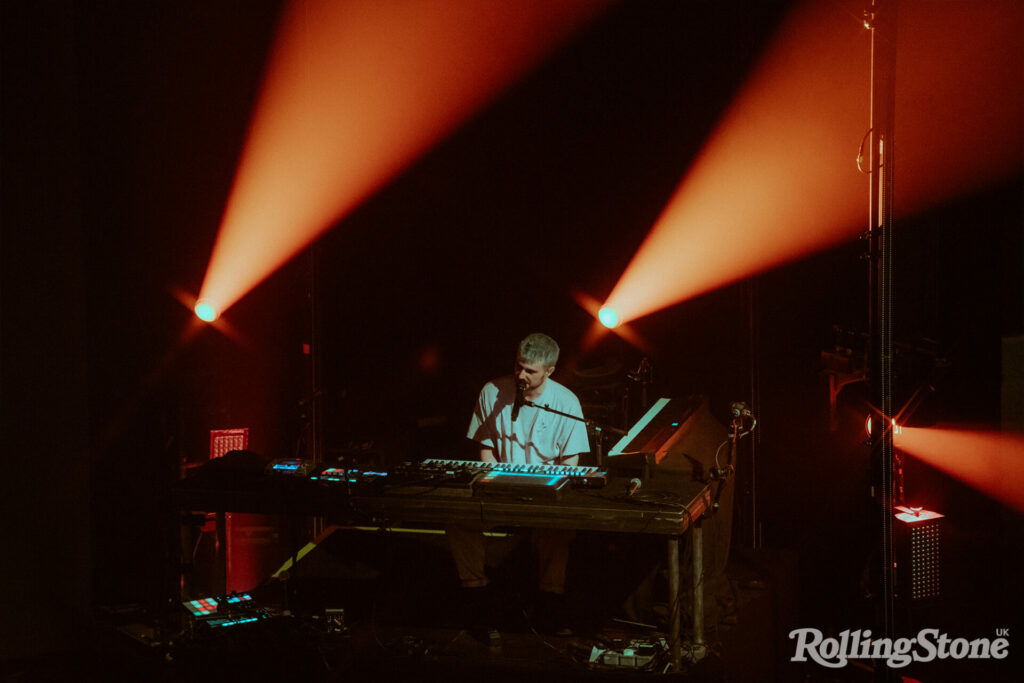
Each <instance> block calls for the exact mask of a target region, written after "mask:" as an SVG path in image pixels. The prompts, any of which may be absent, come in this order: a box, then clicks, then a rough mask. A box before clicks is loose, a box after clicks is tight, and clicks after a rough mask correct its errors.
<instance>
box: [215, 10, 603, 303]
mask: <svg viewBox="0 0 1024 683" xmlns="http://www.w3.org/2000/svg"><path fill="white" fill-rule="evenodd" d="M608 1H609V0H560V1H559V2H536V1H535V0H503V1H502V2H488V1H486V0H445V1H444V2H436V0H407V1H405V2H381V1H379V0H352V1H348V2H340V1H337V0H293V1H292V2H291V3H290V4H289V6H288V7H287V9H286V11H285V13H284V15H283V19H282V24H281V26H280V29H279V32H278V35H277V38H276V43H275V47H274V49H273V52H272V54H271V57H270V60H269V64H268V72H267V75H266V78H265V81H264V83H263V88H262V91H261V95H260V99H259V102H258V103H257V106H256V110H255V112H254V115H253V119H252V122H251V126H250V130H249V133H248V138H247V141H246V144H245V147H244V150H243V154H242V158H241V160H240V162H239V166H238V169H237V172H236V176H235V180H234V184H233V187H232V190H231V192H230V195H229V197H228V201H227V206H226V208H225V212H224V216H223V218H222V221H221V225H220V230H219V233H218V236H217V240H216V242H215V244H214V247H213V252H212V254H211V258H210V262H209V265H208V267H207V272H206V275H205V277H204V280H203V285H202V288H201V290H200V294H199V298H200V299H201V300H203V301H206V302H209V303H211V305H213V306H214V307H215V308H216V310H217V311H219V312H220V313H223V312H224V311H225V310H226V309H227V308H228V307H230V306H231V305H232V304H233V303H235V302H236V301H237V300H238V299H239V298H241V297H242V296H244V295H245V294H246V293H247V292H248V291H249V290H250V289H252V288H253V287H254V286H256V285H257V284H258V283H259V282H261V281H262V280H263V279H264V278H266V277H267V276H268V275H269V274H271V273H272V272H274V271H275V270H276V269H277V268H278V267H280V266H281V265H282V264H283V263H285V262H286V261H288V260H289V259H290V258H291V257H292V256H294V255H295V254H296V253H297V252H299V251H300V250H302V249H303V248H304V247H305V246H306V245H308V244H309V243H310V242H311V241H313V240H314V239H316V237H317V236H318V235H319V234H321V233H322V232H323V231H324V230H326V229H327V228H329V227H330V226H331V225H332V224H334V223H335V222H337V221H338V220H339V219H340V218H342V217H343V216H344V215H345V214H346V213H348V212H349V211H351V210H352V209H353V208H354V207H355V206H357V205H358V204H359V203H360V202H362V201H363V200H365V199H366V198H367V197H368V196H370V195H372V194H373V193H374V192H375V191H376V190H378V189H379V188H380V187H381V186H382V185H384V184H385V183H387V182H388V181H389V180H391V179H393V178H394V177H395V176H396V175H397V174H398V173H399V172H401V171H402V169H404V168H405V167H406V166H408V165H409V164H410V163H411V162H412V161H414V160H415V159H416V158H417V157H418V156H420V155H421V154H423V153H424V152H425V151H426V150H428V149H429V148H430V147H431V146H432V145H434V144H435V143H437V142H438V141H439V140H440V139H442V138H443V137H444V136H445V135H447V134H449V133H450V132H451V131H452V130H453V129H455V128H456V127H457V126H458V125H460V124H461V123H463V122H464V121H466V120H467V119H468V118H469V117H470V116H471V115H472V114H473V113H474V112H476V111H478V110H479V109H480V108H481V107H483V106H484V105H485V104H486V103H487V102H489V101H490V100H491V99H493V98H494V97H495V96H496V95H497V94H498V93H500V92H501V91H502V90H503V89H505V88H507V87H508V86H509V85H510V84H511V83H513V82H514V81H515V80H516V79H517V78H518V77H520V76H521V75H522V74H523V73H524V72H525V71H526V70H527V69H529V68H530V67H531V66H533V65H534V64H535V63H537V62H538V61H539V60H540V59H541V58H542V57H543V56H544V55H545V54H546V53H547V52H548V51H550V50H551V49H552V48H553V47H554V46H555V45H556V44H557V43H558V42H559V41H561V40H562V39H564V38H565V37H566V36H567V35H569V34H570V33H571V32H572V30H574V29H575V28H577V27H578V26H579V25H580V24H581V23H583V22H584V21H585V20H587V19H588V18H590V17H591V16H592V15H594V14H595V13H596V12H597V10H599V9H600V8H602V7H603V6H604V5H606V4H607V2H608Z"/></svg>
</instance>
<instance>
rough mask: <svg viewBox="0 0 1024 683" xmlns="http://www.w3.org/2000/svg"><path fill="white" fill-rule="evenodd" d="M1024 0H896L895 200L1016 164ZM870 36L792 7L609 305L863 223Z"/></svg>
mask: <svg viewBox="0 0 1024 683" xmlns="http://www.w3.org/2000/svg"><path fill="white" fill-rule="evenodd" d="M1022 17H1024V5H1022V4H1021V3H1014V2H1011V1H1008V0H981V1H980V2H972V3H946V2H921V3H902V4H901V5H900V17H899V20H900V21H899V27H898V41H899V42H898V49H897V66H896V71H897V73H896V119H895V124H896V128H895V136H894V137H895V159H896V162H895V163H896V164H897V170H896V173H895V178H896V196H895V197H894V201H895V205H896V210H897V212H901V213H904V214H905V213H908V212H911V211H917V210H920V209H922V208H924V207H926V206H928V205H930V204H934V203H936V202H938V201H940V200H942V199H945V198H948V197H949V196H951V195H954V194H957V193H961V192H966V191H969V190H972V189H976V188H979V187H984V186H985V185H986V184H988V183H991V182H993V181H994V180H996V179H999V178H1002V177H1005V176H1008V175H1010V174H1012V173H1014V172H1019V170H1020V169H1021V166H1022V163H1021V162H1022V156H1024V155H1022V149H1024V133H1022V128H1024V126H1021V121H1022V120H1024V103H1022V99H1024V98H1022V91H1024V89H1022V86H1021V82H1020V80H1019V76H1020V73H1019V65H1020V59H1019V56H1020V54H1021V53H1022V51H1024V38H1022V36H1024V30H1021V27H1022V25H1024V20H1022ZM869 41H870V33H869V31H868V30H866V29H865V28H864V27H863V25H862V24H861V23H860V22H858V21H856V20H855V19H854V18H853V17H851V16H850V14H848V13H846V12H844V11H843V10H842V8H840V7H839V6H838V3H823V2H813V1H812V2H808V3H805V4H804V5H802V6H800V7H798V8H797V9H796V10H795V11H794V12H793V14H792V15H791V16H790V18H789V19H788V20H787V21H786V23H785V24H784V25H783V27H782V29H781V30H780V32H779V34H778V35H777V36H776V38H775V39H774V40H773V43H772V45H771V46H770V47H769V49H768V50H767V52H766V53H765V55H764V57H763V58H762V60H761V61H760V63H759V65H758V67H757V68H756V69H755V71H754V72H753V73H752V75H751V77H750V79H749V81H748V82H747V83H746V84H745V86H744V87H743V89H742V90H741V91H740V93H739V94H738V95H737V97H736V99H735V100H734V102H733V103H732V105H731V106H730V108H729V109H728V110H727V112H726V114H725V115H724V117H723V119H722V120H721V122H720V124H719V125H718V126H717V128H716V130H715V131H714V132H713V133H712V135H711V137H710V138H709V140H708V142H707V144H706V145H705V147H704V149H703V150H702V151H701V153H700V155H699V156H698V157H697V159H696V160H695V162H694V163H693V165H692V166H691V168H690V170H689V171H688V173H687V175H686V176H685V178H684V179H683V181H682V183H681V184H680V185H679V187H678V188H677V189H676V191H675V193H674V195H673V196H672V197H671V198H670V200H669V202H668V203H667V205H666V207H665V209H664V210H663V212H662V214H661V215H660V216H659V218H658V219H657V220H656V221H655V224H654V226H653V227H652V228H651V231H650V233H649V234H648V236H647V238H646V239H645V240H644V242H643V243H642V244H641V245H640V247H639V249H638V250H637V253H636V254H635V255H634V257H633V259H632V261H631V263H630V264H629V265H628V266H627V268H626V270H625V271H624V272H623V274H622V276H621V277H620V279H619V281H618V283H617V284H616V285H615V287H614V288H613V289H612V292H611V294H610V296H609V297H608V299H607V301H606V302H605V306H608V307H610V308H613V309H614V310H615V311H617V312H618V314H619V319H620V320H621V321H628V320H632V319H635V318H637V317H640V316H643V315H646V314H649V313H652V312H654V311H657V310H660V309H662V308H665V307H667V306H670V305H673V304H675V303H677V302H679V301H683V300H686V299H689V298H692V297H694V296H697V295H699V294H702V293H704V292H707V291H709V290H712V289H715V288H717V287H720V286H723V285H726V284H729V283H730V282H734V281H736V280H739V279H742V278H744V277H748V276H750V275H753V274H756V273H758V272H761V271H764V270H767V269H770V268H772V267H775V266H778V265H781V264H783V263H786V262H788V261H791V260H794V259H796V258H800V257H802V256H805V255H808V254H810V253H812V252H815V251H818V250H821V249H824V248H827V247H830V246H834V245H836V244H838V243H841V242H844V241H847V240H848V239H850V238H851V237H852V236H854V235H856V234H857V233H859V232H862V231H864V230H865V229H866V228H867V223H866V218H867V213H868V206H867V204H868V176H867V175H864V174H861V173H860V172H859V171H858V170H857V168H856V164H855V163H854V159H855V157H856V154H857V147H858V144H859V142H860V141H861V140H862V139H863V137H864V135H865V133H866V132H867V127H868V125H869V117H868V114H869V85H870V83H869V81H870V74H869V67H870V59H869Z"/></svg>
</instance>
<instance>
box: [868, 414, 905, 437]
mask: <svg viewBox="0 0 1024 683" xmlns="http://www.w3.org/2000/svg"><path fill="white" fill-rule="evenodd" d="M864 429H865V431H867V433H868V436H871V416H870V415H868V419H867V420H865V421H864ZM892 433H893V436H895V435H897V434H902V433H903V427H901V426H900V425H898V424H896V418H893V419H892Z"/></svg>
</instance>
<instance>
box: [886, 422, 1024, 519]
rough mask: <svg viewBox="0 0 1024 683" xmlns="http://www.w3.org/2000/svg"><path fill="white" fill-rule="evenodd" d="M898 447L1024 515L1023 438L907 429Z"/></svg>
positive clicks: (1014, 434)
mask: <svg viewBox="0 0 1024 683" xmlns="http://www.w3.org/2000/svg"><path fill="white" fill-rule="evenodd" d="M896 446H897V447H898V448H899V449H900V450H901V451H903V452H905V453H907V454H909V455H912V456H914V457H915V458H917V459H918V460H920V461H921V462H924V463H926V464H928V465H930V466H932V467H934V468H935V469H938V470H941V471H942V472H944V473H946V474H948V475H950V476H951V477H953V478H954V479H957V480H959V481H962V482H963V483H965V484H967V485H968V486H970V487H972V488H974V489H976V490H978V491H980V492H981V493H983V494H985V495H987V496H989V497H990V498H993V499H995V500H998V501H999V502H1001V503H1004V504H1006V505H1009V506H1010V507H1012V508H1014V509H1015V510H1017V511H1018V512H1024V435H1022V434H1017V433H1009V432H993V431H980V430H977V431H976V430H969V429H952V428H935V427H904V428H903V430H902V431H901V433H900V434H899V436H897V438H896Z"/></svg>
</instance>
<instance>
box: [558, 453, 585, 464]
mask: <svg viewBox="0 0 1024 683" xmlns="http://www.w3.org/2000/svg"><path fill="white" fill-rule="evenodd" d="M579 463H580V454H579V453H575V454H573V455H566V456H564V457H561V458H559V459H558V464H559V465H573V466H576V465H578V464H579Z"/></svg>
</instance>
